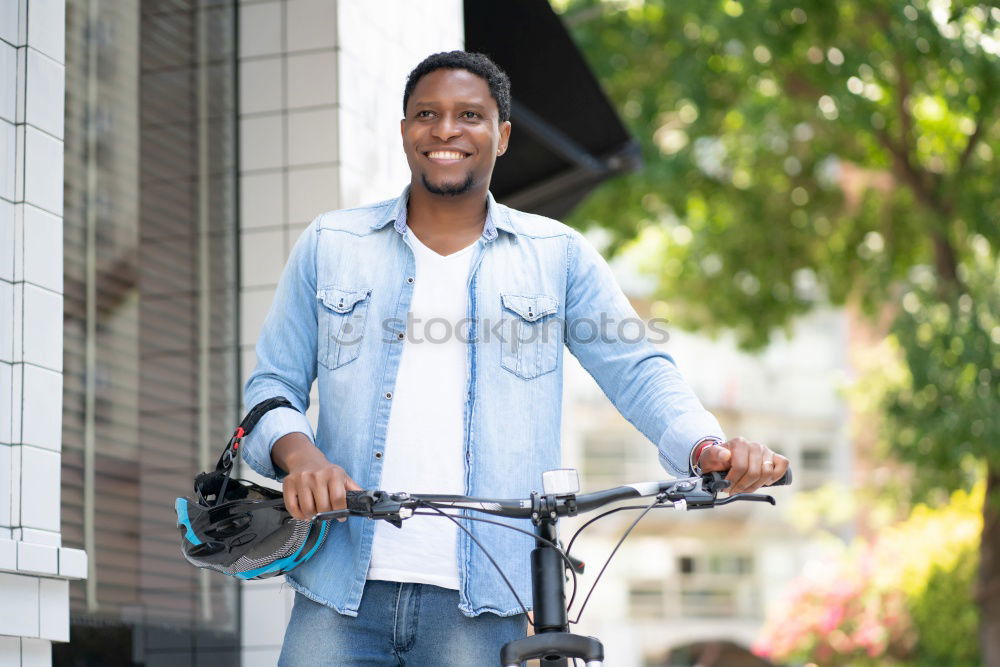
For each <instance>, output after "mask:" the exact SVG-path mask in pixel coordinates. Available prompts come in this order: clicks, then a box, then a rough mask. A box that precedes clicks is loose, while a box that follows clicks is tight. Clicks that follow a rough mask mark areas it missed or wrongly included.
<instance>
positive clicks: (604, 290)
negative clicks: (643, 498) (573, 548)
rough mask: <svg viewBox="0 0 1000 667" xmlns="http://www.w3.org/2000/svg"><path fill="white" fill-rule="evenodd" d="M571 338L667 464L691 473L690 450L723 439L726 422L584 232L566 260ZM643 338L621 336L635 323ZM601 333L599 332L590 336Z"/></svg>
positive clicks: (617, 404) (588, 366)
mask: <svg viewBox="0 0 1000 667" xmlns="http://www.w3.org/2000/svg"><path fill="white" fill-rule="evenodd" d="M566 293H567V295H566V310H565V318H566V319H565V331H564V335H565V340H566V345H567V347H568V348H569V350H570V352H571V353H572V354H573V356H575V357H576V358H577V359H578V360H579V361H580V363H581V364H582V365H583V367H584V368H585V369H586V370H587V372H588V373H590V375H591V376H592V377H593V378H594V380H595V381H596V382H597V384H598V385H599V386H600V388H601V390H602V391H603V392H604V394H605V395H606V396H607V397H608V399H609V400H610V401H611V403H612V404H613V405H614V406H615V408H616V409H617V410H618V411H619V412H620V413H621V414H622V416H623V417H625V418H626V419H627V420H628V421H629V422H630V423H631V424H632V425H633V426H635V427H636V428H637V429H638V430H639V431H640V432H642V433H643V434H644V435H645V436H646V437H647V438H648V439H649V440H650V441H651V442H652V443H653V444H655V445H656V447H657V449H658V450H659V459H660V462H661V464H662V465H663V467H664V469H665V470H666V471H667V472H669V473H671V474H673V475H679V476H685V475H688V474H689V467H688V464H689V456H690V453H691V449H692V447H694V446H695V444H696V443H697V442H698V441H700V440H702V439H703V438H706V437H709V436H714V437H717V438H720V439H722V440H725V435H724V434H723V431H722V427H721V426H720V425H719V422H718V420H717V419H716V418H715V416H714V415H712V413H710V412H708V411H707V410H706V409H705V408H704V407H703V406H702V404H701V402H700V401H699V400H698V397H697V396H695V394H694V392H693V391H692V390H691V388H690V386H688V384H687V383H686V382H685V381H684V378H683V377H682V376H681V373H680V371H679V370H678V369H677V366H676V364H675V363H674V360H673V357H671V356H670V355H669V354H667V353H666V352H664V351H662V350H660V349H658V348H657V347H656V346H654V345H653V343H652V342H650V341H649V340H648V338H647V336H646V326H645V323H644V322H643V320H642V319H641V318H639V316H638V314H637V313H636V312H635V309H634V308H633V307H632V304H631V303H630V302H629V300H628V298H627V297H626V296H625V294H624V292H622V289H621V287H620V286H619V285H618V283H617V281H616V280H615V278H614V274H613V273H612V271H611V267H610V266H608V263H607V262H606V261H605V260H604V258H603V257H601V255H600V253H598V252H597V250H596V249H594V247H593V246H592V245H591V244H590V243H589V242H588V241H587V240H586V239H585V238H584V237H583V236H582V235H581V234H579V233H578V232H575V231H574V232H573V233H572V235H571V237H570V247H569V252H568V261H567V289H566ZM626 320H627V321H632V322H635V323H636V324H637V326H639V327H641V329H640V330H641V331H642V335H641V336H635V335H632V336H631V337H629V336H625V335H622V332H624V331H633V332H634V331H635V330H637V327H636V326H631V325H630V326H628V327H623V326H622V323H623V322H625V321H626ZM588 331H597V332H598V333H599V335H597V336H596V337H595V336H591V335H587V332H588Z"/></svg>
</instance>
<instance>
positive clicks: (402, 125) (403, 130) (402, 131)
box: [399, 118, 406, 137]
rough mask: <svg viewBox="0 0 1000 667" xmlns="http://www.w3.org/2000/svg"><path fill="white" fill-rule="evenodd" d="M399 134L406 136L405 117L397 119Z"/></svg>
mask: <svg viewBox="0 0 1000 667" xmlns="http://www.w3.org/2000/svg"><path fill="white" fill-rule="evenodd" d="M399 136H401V137H403V136H406V119H405V118H400V119H399Z"/></svg>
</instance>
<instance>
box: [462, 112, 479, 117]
mask: <svg viewBox="0 0 1000 667" xmlns="http://www.w3.org/2000/svg"><path fill="white" fill-rule="evenodd" d="M462 115H463V116H465V117H466V118H479V114H478V113H476V112H475V111H463V112H462Z"/></svg>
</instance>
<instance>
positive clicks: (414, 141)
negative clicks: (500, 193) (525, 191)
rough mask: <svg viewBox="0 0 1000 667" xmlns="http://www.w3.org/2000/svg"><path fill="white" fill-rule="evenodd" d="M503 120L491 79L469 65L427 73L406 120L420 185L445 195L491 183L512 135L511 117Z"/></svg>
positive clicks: (409, 154) (409, 155) (403, 126)
mask: <svg viewBox="0 0 1000 667" xmlns="http://www.w3.org/2000/svg"><path fill="white" fill-rule="evenodd" d="M498 120H499V110H498V109H497V104H496V101H495V100H494V99H493V96H492V95H490V87H489V85H488V84H487V83H486V80H485V79H482V78H480V77H478V76H476V75H475V74H473V73H472V72H469V71H466V70H464V69H439V70H435V71H433V72H431V73H430V74H427V75H425V76H424V77H423V78H421V79H420V81H418V82H417V85H416V86H415V87H414V88H413V92H412V93H411V94H410V99H409V100H408V101H407V104H406V117H405V118H404V119H403V120H402V121H400V131H401V132H402V135H403V150H404V151H405V152H406V161H407V162H408V163H409V165H410V173H411V174H413V176H414V178H413V182H414V184H415V185H416V184H420V185H422V186H423V187H424V188H426V189H427V191H429V192H431V193H433V194H436V195H443V196H458V195H462V194H465V193H467V192H468V191H470V190H471V189H472V188H473V187H475V186H478V185H481V184H483V183H485V184H486V185H487V186H488V184H489V181H490V177H491V176H492V174H493V165H494V164H495V163H496V159H497V156H498V155H503V153H504V152H505V151H506V150H507V141H508V139H509V138H510V122H509V121H504V122H503V123H499V122H498Z"/></svg>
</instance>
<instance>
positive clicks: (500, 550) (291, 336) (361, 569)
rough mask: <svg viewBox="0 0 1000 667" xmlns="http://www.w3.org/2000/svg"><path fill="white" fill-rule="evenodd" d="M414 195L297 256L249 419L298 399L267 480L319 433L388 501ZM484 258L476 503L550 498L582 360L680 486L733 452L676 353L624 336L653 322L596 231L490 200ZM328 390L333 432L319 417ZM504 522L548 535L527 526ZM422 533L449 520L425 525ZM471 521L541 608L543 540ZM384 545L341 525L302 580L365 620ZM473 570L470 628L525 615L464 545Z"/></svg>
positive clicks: (300, 247)
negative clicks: (274, 401) (705, 455)
mask: <svg viewBox="0 0 1000 667" xmlns="http://www.w3.org/2000/svg"><path fill="white" fill-rule="evenodd" d="M408 194H409V188H408V187H407V189H405V190H404V191H403V193H402V195H401V196H400V197H398V198H396V199H391V200H387V201H384V202H381V203H378V204H373V205H370V206H363V207H360V208H354V209H348V210H341V211H331V212H329V213H324V214H322V215H320V216H319V217H318V218H316V219H315V220H314V221H313V222H312V223H311V224H310V226H309V227H308V228H307V230H306V231H305V232H304V233H303V234H302V236H301V237H300V238H299V240H298V242H297V243H296V244H295V247H294V249H293V250H292V253H291V256H290V257H289V260H288V264H287V265H286V267H285V270H284V273H283V274H282V277H281V280H280V282H279V285H278V288H277V291H276V293H275V297H274V302H273V303H272V305H271V310H270V312H269V313H268V316H267V319H266V320H265V322H264V325H263V329H262V331H261V333H260V337H259V339H258V341H257V367H256V369H255V370H254V371H253V373H252V374H251V375H250V377H249V378H248V379H247V382H246V386H245V389H244V402H245V405H246V406H247V407H250V406H252V405H256V404H257V403H258V402H260V401H262V400H264V399H266V398H270V397H272V396H285V397H286V398H287V399H288V400H289V401H291V403H292V404H293V405H295V407H296V408H297V409H298V411H296V410H292V409H290V408H279V409H277V410H273V411H271V412H269V413H267V414H266V415H265V416H264V418H263V419H262V420H261V421H260V423H259V424H258V425H257V428H256V429H255V430H254V431H253V432H252V433H251V435H250V436H248V437H247V439H246V441H245V443H244V446H243V456H244V459H245V460H246V461H247V463H248V464H249V465H250V467H251V468H253V469H254V470H256V471H257V472H258V473H260V474H262V475H264V476H265V477H270V478H272V479H280V478H281V477H282V476H283V474H284V473H283V472H282V471H281V470H277V469H275V467H274V465H273V463H272V461H271V454H270V451H271V447H272V446H273V444H274V442H275V441H276V440H278V439H279V438H280V437H281V436H283V435H286V434H288V433H292V432H302V433H305V434H306V435H308V436H309V437H310V438H311V439H313V441H314V442H315V443H316V446H317V447H319V449H320V450H321V451H322V452H323V453H324V454H325V455H326V457H327V458H328V459H329V460H330V461H332V462H333V463H336V464H337V465H339V466H341V467H343V468H344V470H345V471H347V474H348V475H350V476H351V477H352V478H353V479H354V480H355V481H356V482H357V483H358V484H360V485H361V486H362V487H363V488H366V489H378V488H380V486H379V482H380V479H381V474H382V466H383V463H384V461H385V457H386V456H392V452H391V451H389V452H385V451H384V447H385V442H386V431H387V426H388V423H389V411H390V410H391V409H392V392H393V389H394V384H395V380H396V373H397V370H398V369H399V362H400V355H401V352H402V350H403V344H404V343H405V342H406V340H405V338H406V332H407V314H408V313H409V309H410V299H411V297H412V295H413V285H414V280H415V275H414V273H415V272H414V268H415V262H414V257H413V252H412V250H411V247H410V244H411V243H412V236H411V234H412V232H411V231H410V230H409V227H407V224H406V202H407V198H408ZM472 252H473V258H472V264H471V269H470V273H469V278H468V282H467V287H468V297H469V299H468V301H469V304H468V321H467V322H466V324H467V329H466V330H465V331H463V332H462V335H463V336H464V338H463V340H467V341H468V367H467V387H468V391H467V393H466V400H465V406H464V415H465V416H464V419H465V435H464V443H463V449H464V452H465V483H466V493H467V494H468V495H473V496H487V497H494V498H526V497H528V496H529V494H530V493H531V492H532V491H536V490H537V491H540V490H541V479H542V477H541V476H542V472H544V471H545V470H550V469H553V468H558V467H560V420H561V410H562V392H563V387H562V381H563V373H562V368H563V353H564V349H569V351H570V352H572V353H573V355H574V356H575V357H576V358H577V359H579V361H580V362H581V364H582V365H583V367H584V368H585V369H587V371H588V372H589V373H590V374H591V375H592V376H593V378H594V379H595V380H596V381H597V383H598V385H600V387H601V389H602V390H603V391H604V393H605V395H607V397H608V398H609V399H610V400H611V402H612V403H613V404H614V406H615V407H616V408H617V409H618V411H619V412H620V413H621V414H622V415H623V416H624V417H625V418H626V419H628V420H629V422H631V423H632V424H633V425H634V426H635V427H636V428H637V429H638V430H639V431H641V432H642V433H643V434H644V435H645V436H646V437H647V438H648V439H649V440H650V441H651V442H652V443H653V444H654V445H656V447H657V449H658V450H659V458H660V461H661V463H662V464H663V466H664V468H665V469H666V470H667V471H668V472H670V473H671V474H674V475H685V474H687V473H688V456H689V453H690V450H691V448H692V446H693V445H694V444H695V443H696V442H697V441H698V440H700V439H702V438H704V437H706V436H717V437H723V436H722V430H721V428H720V427H719V424H718V422H717V421H716V420H715V418H714V417H713V416H712V415H711V414H710V413H709V412H707V411H706V410H705V409H704V408H703V407H702V405H701V403H700V402H699V401H698V399H697V398H696V397H695V395H694V394H693V393H692V391H691V389H690V388H689V387H688V386H687V384H686V383H685V382H684V380H683V379H682V377H681V375H680V373H679V372H678V370H677V368H676V366H675V365H674V362H673V359H672V358H671V357H670V356H669V355H667V354H666V353H664V352H663V351H661V350H660V349H657V347H656V346H654V345H653V343H651V342H649V340H648V339H647V338H646V337H645V336H634V335H633V336H631V337H626V336H625V335H621V336H619V335H617V334H618V332H617V331H616V330H617V329H618V323H620V322H622V321H624V320H627V319H632V320H634V321H636V322H638V321H639V320H638V316H637V314H636V312H635V310H634V309H633V308H632V306H631V304H630V303H629V301H628V299H627V298H626V296H625V294H624V293H623V292H622V290H621V288H620V287H619V286H618V284H617V283H616V281H615V279H614V277H613V275H612V273H611V270H610V268H609V267H608V265H607V263H606V262H605V261H604V259H603V258H602V257H601V255H600V254H599V253H598V252H597V251H596V250H595V249H594V248H593V246H592V245H590V244H589V243H588V242H587V241H586V239H585V238H584V237H583V236H582V235H581V234H580V233H579V232H577V231H576V230H574V229H572V228H571V227H568V226H566V225H564V224H562V223H560V222H557V221H555V220H552V219H549V218H545V217H542V216H539V215H533V214H529V213H524V212H521V211H517V210H514V209H511V208H508V207H506V206H503V205H501V204H498V203H496V201H495V200H494V198H493V196H492V194H489V195H488V197H487V217H486V222H485V224H484V227H483V233H482V235H481V236H480V238H479V239H477V241H476V243H475V248H474V249H473V250H472ZM460 331H461V330H460ZM314 380H315V381H317V382H318V396H319V418H318V427H317V430H316V433H315V434H313V432H312V428H311V426H310V424H309V422H308V421H307V419H306V417H305V414H304V413H305V411H306V408H307V407H308V404H309V392H310V388H311V386H312V383H313V381H314ZM427 380H428V381H427V391H430V392H433V391H434V379H433V378H428V379H427ZM621 481H622V483H627V482H633V481H635V480H621ZM385 490H386V491H390V492H392V491H406V490H407V489H385ZM473 516H475V515H474V514H473ZM488 518H490V519H497V520H501V521H505V522H507V523H510V524H511V525H513V526H517V527H518V528H521V529H523V530H528V531H529V532H530V530H531V524H530V523H529V522H527V521H523V520H518V519H509V520H506V519H500V518H499V517H488ZM414 520H417V521H419V520H430V521H443V520H446V519H439V518H430V517H414V518H412V519H408V521H414ZM463 523H464V525H465V526H466V527H467V528H468V530H470V531H471V532H472V534H473V535H475V536H476V538H477V539H478V540H479V541H480V542H481V543H482V544H483V546H484V547H485V548H486V549H487V550H488V551H489V552H490V554H491V555H492V556H493V557H494V559H495V560H496V562H497V564H498V565H499V566H500V567H501V568H502V569H503V571H504V573H505V574H506V575H507V577H508V578H509V579H510V581H511V583H512V584H513V585H514V587H515V589H516V590H517V592H518V595H519V596H520V598H521V599H522V600H523V601H524V603H525V604H526V605H528V606H529V608H530V604H531V581H530V568H529V553H530V551H531V549H532V548H533V546H534V544H533V540H532V538H531V537H529V536H527V535H523V534H520V533H517V532H515V531H512V530H508V529H506V528H503V527H500V526H494V525H490V524H486V523H482V522H475V521H465V522H463ZM374 529H375V524H374V522H373V521H370V520H368V519H364V518H360V517H351V518H349V519H348V520H347V521H346V522H336V521H334V522H331V525H330V533H329V537H328V538H327V540H326V543H325V545H324V546H323V547H322V548H321V549H320V550H319V551H318V552H317V553H316V555H315V556H313V558H311V559H310V560H309V561H307V562H306V563H304V564H303V565H301V566H299V567H298V568H296V569H295V570H293V571H292V572H291V573H289V574H288V575H287V580H288V582H289V584H290V585H291V586H292V587H293V588H295V589H296V590H298V591H299V592H301V593H303V594H304V595H306V596H307V597H309V598H311V599H313V600H315V601H317V602H320V603H323V604H326V605H328V606H330V607H332V608H334V609H336V610H337V611H338V612H340V613H342V614H346V615H349V616H356V615H357V610H358V606H359V604H360V602H361V594H362V591H363V588H364V585H365V575H366V573H367V570H368V564H369V560H370V557H371V549H372V539H373V534H374ZM402 530H406V523H405V522H404V523H403V528H402ZM456 558H457V559H458V570H459V580H460V586H461V588H460V591H459V595H460V605H459V608H460V609H461V611H462V612H463V613H464V614H465V615H467V616H476V615H478V614H481V613H483V612H492V613H495V614H499V615H502V616H507V615H513V614H517V613H520V612H521V608H520V607H519V606H518V604H517V602H516V601H515V599H514V596H513V595H512V594H511V592H510V590H509V589H508V588H507V586H506V585H505V584H504V583H503V580H502V578H501V577H500V576H499V575H498V574H497V572H496V570H495V569H494V567H493V566H492V565H491V563H490V562H489V560H488V558H487V557H486V556H485V555H484V554H483V553H482V551H480V550H479V548H478V547H476V545H475V544H474V543H473V542H472V540H470V539H469V537H468V536H467V535H465V534H464V533H463V532H461V531H459V539H458V546H457V553H456Z"/></svg>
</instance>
